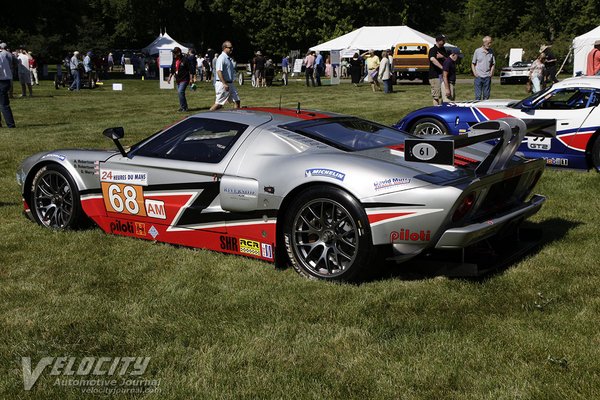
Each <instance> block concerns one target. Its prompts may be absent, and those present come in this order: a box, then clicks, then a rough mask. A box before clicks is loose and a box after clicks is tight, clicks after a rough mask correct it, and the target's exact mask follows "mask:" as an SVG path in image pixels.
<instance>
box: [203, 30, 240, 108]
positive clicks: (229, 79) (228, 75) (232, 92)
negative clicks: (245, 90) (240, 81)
mask: <svg viewBox="0 0 600 400" xmlns="http://www.w3.org/2000/svg"><path fill="white" fill-rule="evenodd" d="M222 48H223V52H222V53H221V55H219V58H217V62H216V64H215V93H216V99H215V104H213V106H212V107H211V108H210V110H211V111H215V110H218V109H219V108H221V107H223V106H224V105H225V103H227V102H230V103H235V108H240V104H241V100H240V96H239V95H238V92H237V89H236V88H235V84H234V83H233V81H234V79H235V66H234V64H233V60H232V59H231V53H233V46H232V45H231V42H230V41H225V42H223V46H222Z"/></svg>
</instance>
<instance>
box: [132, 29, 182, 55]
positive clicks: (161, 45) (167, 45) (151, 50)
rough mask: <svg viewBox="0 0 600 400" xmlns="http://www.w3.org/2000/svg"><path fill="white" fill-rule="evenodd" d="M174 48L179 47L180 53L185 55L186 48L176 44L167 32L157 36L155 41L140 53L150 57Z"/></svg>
mask: <svg viewBox="0 0 600 400" xmlns="http://www.w3.org/2000/svg"><path fill="white" fill-rule="evenodd" d="M175 47H179V48H180V49H181V51H182V52H184V53H186V52H187V51H188V48H187V47H185V46H184V45H182V44H180V43H178V42H177V41H176V40H175V39H173V38H172V37H171V36H169V34H168V33H167V32H165V33H164V34H160V35H158V37H157V38H156V39H154V41H153V42H152V43H150V44H149V45H148V46H146V47H144V48H143V49H142V52H144V53H146V54H150V55H154V54H158V52H159V51H160V50H173V49H174V48H175Z"/></svg>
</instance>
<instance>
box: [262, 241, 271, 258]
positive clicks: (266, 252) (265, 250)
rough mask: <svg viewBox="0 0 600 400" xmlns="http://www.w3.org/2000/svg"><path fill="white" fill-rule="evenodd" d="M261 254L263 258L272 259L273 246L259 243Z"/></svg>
mask: <svg viewBox="0 0 600 400" xmlns="http://www.w3.org/2000/svg"><path fill="white" fill-rule="evenodd" d="M260 247H261V254H262V256H263V257H264V258H269V259H273V247H272V246H271V245H270V244H266V243H261V244H260Z"/></svg>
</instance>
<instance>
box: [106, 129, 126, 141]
mask: <svg viewBox="0 0 600 400" xmlns="http://www.w3.org/2000/svg"><path fill="white" fill-rule="evenodd" d="M102 134H103V135H104V136H106V137H107V138H109V139H112V140H118V139H123V137H124V136H125V129H123V127H122V126H118V127H116V128H107V129H105V130H104V132H102Z"/></svg>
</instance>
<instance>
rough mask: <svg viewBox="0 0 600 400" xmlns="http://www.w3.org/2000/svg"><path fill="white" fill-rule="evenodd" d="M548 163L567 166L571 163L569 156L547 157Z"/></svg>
mask: <svg viewBox="0 0 600 400" xmlns="http://www.w3.org/2000/svg"><path fill="white" fill-rule="evenodd" d="M546 164H547V165H560V166H562V167H566V166H568V165H569V159H567V158H546Z"/></svg>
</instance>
